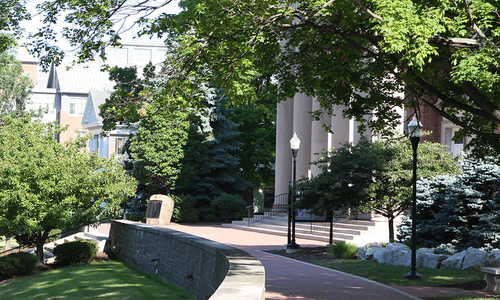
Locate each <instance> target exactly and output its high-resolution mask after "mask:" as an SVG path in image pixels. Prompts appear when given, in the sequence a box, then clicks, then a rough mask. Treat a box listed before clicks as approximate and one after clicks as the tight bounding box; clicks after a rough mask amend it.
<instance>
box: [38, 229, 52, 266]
mask: <svg viewBox="0 0 500 300" xmlns="http://www.w3.org/2000/svg"><path fill="white" fill-rule="evenodd" d="M49 233H50V230H49V231H47V232H39V233H38V234H37V237H36V256H38V261H39V262H40V263H43V245H44V244H45V241H46V240H47V238H48V237H49Z"/></svg>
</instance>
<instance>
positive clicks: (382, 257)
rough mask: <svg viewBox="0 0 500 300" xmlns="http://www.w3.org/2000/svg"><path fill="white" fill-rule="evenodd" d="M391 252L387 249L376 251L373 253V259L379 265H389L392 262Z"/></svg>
mask: <svg viewBox="0 0 500 300" xmlns="http://www.w3.org/2000/svg"><path fill="white" fill-rule="evenodd" d="M391 253H392V251H391V250H390V249H387V248H380V249H376V250H375V251H374V252H373V259H374V260H376V261H377V262H378V263H380V264H386V265H390V264H391V262H392V254H391Z"/></svg>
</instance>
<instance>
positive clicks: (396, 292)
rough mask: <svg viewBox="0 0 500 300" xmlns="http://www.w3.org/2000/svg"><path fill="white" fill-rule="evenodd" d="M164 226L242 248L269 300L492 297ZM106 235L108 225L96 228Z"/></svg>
mask: <svg viewBox="0 0 500 300" xmlns="http://www.w3.org/2000/svg"><path fill="white" fill-rule="evenodd" d="M165 227H168V228H171V229H173V230H178V231H182V232H185V233H189V234H193V235H196V236H200V237H204V238H206V239H210V240H214V241H216V242H219V243H223V244H227V245H231V246H233V247H236V248H239V249H242V250H245V251H247V252H248V253H250V254H251V255H253V256H254V257H255V258H257V259H258V260H260V261H261V263H262V265H263V266H264V268H265V272H266V299H268V300H275V299H276V300H281V299H290V300H330V299H349V300H357V299H360V300H361V299H362V300H378V299H380V300H388V299H390V300H392V299H397V300H399V299H400V300H406V299H420V298H430V297H438V296H455V297H483V298H484V297H495V295H492V294H491V293H487V292H484V291H464V290H460V289H453V288H442V287H411V286H401V287H389V286H386V285H383V284H379V283H376V282H373V281H370V280H367V279H364V278H360V277H357V276H353V275H349V274H346V273H342V272H338V271H335V270H331V269H327V268H323V267H318V266H314V265H310V264H307V263H303V262H300V261H296V260H292V259H288V258H285V257H282V256H277V255H272V254H269V253H266V252H263V251H262V250H275V249H283V246H284V244H285V243H286V237H282V236H276V235H270V234H264V233H257V232H251V231H246V230H238V229H233V228H227V227H224V226H211V225H208V226H204V225H180V224H170V225H165ZM99 231H100V232H102V233H108V232H109V226H107V227H103V228H102V229H101V228H100V229H99ZM297 243H298V244H299V245H300V246H301V247H315V246H324V243H323V242H318V241H314V240H306V239H297Z"/></svg>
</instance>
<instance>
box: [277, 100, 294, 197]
mask: <svg viewBox="0 0 500 300" xmlns="http://www.w3.org/2000/svg"><path fill="white" fill-rule="evenodd" d="M292 126H293V98H291V99H288V100H287V101H284V102H281V103H278V107H277V113H276V163H275V175H274V176H275V180H274V194H275V195H276V196H277V195H280V194H283V193H288V181H289V180H291V179H292V177H291V176H290V174H291V173H292V164H291V163H290V157H291V156H292V153H291V150H290V139H291V137H292V135H293V127H292Z"/></svg>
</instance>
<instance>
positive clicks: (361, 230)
mask: <svg viewBox="0 0 500 300" xmlns="http://www.w3.org/2000/svg"><path fill="white" fill-rule="evenodd" d="M225 226H228V227H233V228H237V229H242V230H250V231H257V232H262V233H269V234H275V235H280V236H287V235H288V216H287V214H286V213H281V214H278V215H275V216H272V217H269V218H266V219H263V220H260V221H259V222H255V223H249V220H248V219H247V218H244V219H243V220H242V221H233V222H232V223H231V224H225ZM388 226H389V225H388V223H387V219H386V218H383V217H375V218H372V220H356V219H338V220H336V221H335V222H334V224H333V230H332V232H333V240H334V241H339V240H343V241H348V242H351V243H353V244H356V245H358V246H362V245H365V244H367V243H370V242H384V243H385V242H388V240H389V227H388ZM329 236H330V224H329V223H323V222H322V223H310V222H307V223H305V222H296V223H295V237H296V238H304V239H310V240H317V241H324V242H325V243H328V242H329Z"/></svg>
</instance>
